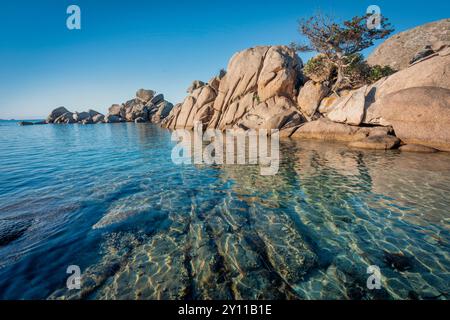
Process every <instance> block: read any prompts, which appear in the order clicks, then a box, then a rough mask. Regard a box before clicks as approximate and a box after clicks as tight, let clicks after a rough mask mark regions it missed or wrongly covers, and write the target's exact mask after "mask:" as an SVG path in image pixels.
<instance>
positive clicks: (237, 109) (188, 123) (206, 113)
mask: <svg viewBox="0 0 450 320" xmlns="http://www.w3.org/2000/svg"><path fill="white" fill-rule="evenodd" d="M301 67H302V62H301V60H300V59H299V58H298V56H297V55H296V53H295V52H294V51H293V50H291V49H290V48H288V47H285V46H273V47H270V46H267V47H255V48H250V49H247V50H244V51H242V52H238V53H236V54H235V55H234V56H233V57H232V58H231V60H230V63H229V65H228V70H227V72H226V73H225V72H221V74H220V75H219V76H218V77H215V78H213V79H212V80H210V81H209V82H208V84H204V83H198V82H194V84H193V85H192V86H191V88H190V89H189V90H188V91H189V92H191V93H190V94H189V96H188V97H187V98H186V99H185V100H184V102H183V103H182V104H180V105H178V106H176V107H175V108H173V110H172V112H171V114H170V115H169V116H168V118H167V119H166V120H165V121H164V126H166V127H168V128H172V129H178V128H187V129H191V128H193V124H194V122H196V121H201V122H202V123H203V124H204V125H205V126H206V127H209V128H217V129H220V130H225V129H228V128H254V129H259V128H261V129H262V128H264V129H282V128H283V127H286V126H292V125H293V123H296V124H299V122H300V121H303V120H302V119H303V118H302V116H301V114H300V113H299V112H298V110H297V107H296V104H295V102H294V101H295V100H296V95H297V89H298V87H299V85H300V80H301V78H302V77H301Z"/></svg>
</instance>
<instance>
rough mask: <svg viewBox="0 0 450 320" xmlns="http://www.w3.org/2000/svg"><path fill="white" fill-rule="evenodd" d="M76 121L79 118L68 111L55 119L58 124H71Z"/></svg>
mask: <svg viewBox="0 0 450 320" xmlns="http://www.w3.org/2000/svg"><path fill="white" fill-rule="evenodd" d="M76 122H77V120H76V119H75V118H74V114H73V113H72V112H66V113H64V114H62V115H61V116H59V117H58V118H56V119H55V121H53V123H56V124H71V123H76Z"/></svg>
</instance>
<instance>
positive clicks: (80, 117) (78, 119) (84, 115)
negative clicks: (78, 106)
mask: <svg viewBox="0 0 450 320" xmlns="http://www.w3.org/2000/svg"><path fill="white" fill-rule="evenodd" d="M90 117H91V115H90V114H89V113H88V112H80V113H78V112H75V113H74V114H73V119H74V120H75V122H82V121H83V120H86V119H89V118H90Z"/></svg>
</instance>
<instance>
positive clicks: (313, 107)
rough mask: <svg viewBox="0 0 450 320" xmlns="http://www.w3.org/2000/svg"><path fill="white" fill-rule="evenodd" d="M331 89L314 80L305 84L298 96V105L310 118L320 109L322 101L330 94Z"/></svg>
mask: <svg viewBox="0 0 450 320" xmlns="http://www.w3.org/2000/svg"><path fill="white" fill-rule="evenodd" d="M328 92H329V88H328V87H327V86H326V85H324V84H323V83H318V82H314V81H312V80H310V81H308V82H306V83H305V85H304V86H303V87H302V88H301V89H300V93H299V95H298V99H297V102H298V105H299V107H300V109H301V110H302V112H303V114H305V115H306V116H308V117H311V116H313V115H314V114H315V113H316V111H317V108H318V107H319V104H320V102H321V101H322V99H323V98H324V97H325V96H326V95H327V94H328Z"/></svg>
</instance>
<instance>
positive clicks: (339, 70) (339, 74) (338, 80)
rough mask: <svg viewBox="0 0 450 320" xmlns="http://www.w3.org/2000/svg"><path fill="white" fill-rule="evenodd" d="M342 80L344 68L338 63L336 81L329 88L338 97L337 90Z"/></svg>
mask: <svg viewBox="0 0 450 320" xmlns="http://www.w3.org/2000/svg"><path fill="white" fill-rule="evenodd" d="M343 81H344V68H343V67H342V66H341V65H339V66H338V67H337V78H336V82H335V83H334V85H333V88H332V89H331V90H332V91H333V92H334V93H335V94H336V95H337V96H338V97H339V94H338V93H337V91H338V90H339V88H340V87H341V85H342V82H343Z"/></svg>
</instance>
